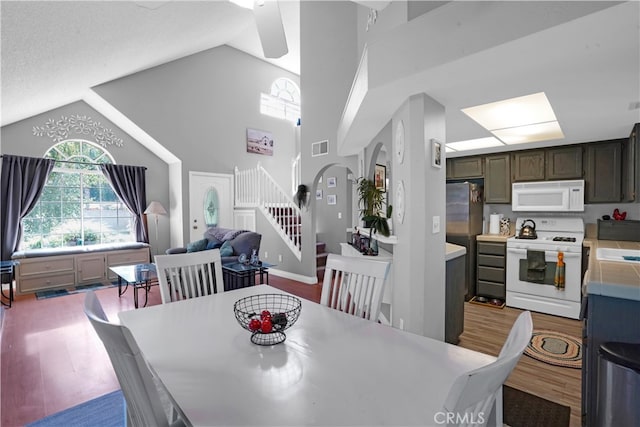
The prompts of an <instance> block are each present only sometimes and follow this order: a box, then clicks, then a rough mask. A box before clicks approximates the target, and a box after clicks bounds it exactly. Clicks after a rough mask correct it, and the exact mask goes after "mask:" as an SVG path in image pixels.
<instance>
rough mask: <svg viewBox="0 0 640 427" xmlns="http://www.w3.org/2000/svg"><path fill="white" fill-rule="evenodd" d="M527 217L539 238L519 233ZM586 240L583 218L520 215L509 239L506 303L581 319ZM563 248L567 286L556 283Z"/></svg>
mask: <svg viewBox="0 0 640 427" xmlns="http://www.w3.org/2000/svg"><path fill="white" fill-rule="evenodd" d="M524 221H529V222H527V225H531V221H533V222H534V223H535V232H536V238H535V239H532V238H526V239H525V238H519V237H518V233H519V230H520V228H521V227H522V223H523V222H524ZM583 240H584V222H583V221H582V218H574V217H553V218H544V217H522V218H518V219H517V220H516V236H515V237H511V238H509V239H508V240H507V283H506V290H507V301H506V305H507V306H509V307H517V308H522V309H526V310H533V311H538V312H541V313H547V314H553V315H556V316H562V317H569V318H571V319H578V318H579V317H580V302H581V297H582V278H581V271H582V242H583ZM560 252H562V254H563V258H564V263H565V271H564V279H565V284H564V288H563V287H557V286H556V285H555V284H554V276H555V271H556V265H557V262H558V254H559V253H560ZM534 263H535V264H534Z"/></svg>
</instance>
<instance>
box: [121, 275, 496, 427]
mask: <svg viewBox="0 0 640 427" xmlns="http://www.w3.org/2000/svg"><path fill="white" fill-rule="evenodd" d="M263 293H285V292H282V291H280V290H278V289H276V288H273V287H270V286H267V285H258V286H253V287H248V288H242V289H237V290H234V291H229V292H224V293H220V294H215V295H210V296H204V297H199V298H193V299H188V300H183V301H179V302H173V303H169V304H162V305H157V306H152V307H146V308H143V309H138V310H132V311H125V312H120V313H119V314H118V316H119V318H120V321H121V324H123V325H124V326H126V327H127V328H129V329H130V331H131V333H132V334H133V336H134V338H135V340H136V342H137V343H138V345H139V347H140V349H141V351H142V353H143V354H144V356H145V358H146V359H147V361H148V363H149V365H150V367H151V369H152V371H153V372H154V374H155V375H156V376H157V377H158V379H159V380H160V382H161V384H162V386H163V387H164V388H165V389H166V391H167V393H168V394H169V397H170V399H171V400H172V401H173V403H174V404H175V405H176V407H177V408H178V410H179V412H181V415H182V416H183V417H184V418H185V421H186V422H187V423H188V424H190V425H194V426H306V425H314V426H377V425H385V426H409V425H414V426H415V425H420V426H431V425H433V426H437V425H443V421H444V417H445V414H444V413H443V412H442V411H443V409H442V406H443V402H444V400H445V398H446V396H447V393H448V391H449V388H450V386H451V384H452V383H453V381H454V380H455V378H456V377H457V376H458V375H459V374H461V373H463V372H465V371H468V370H472V369H475V368H479V367H481V366H484V365H487V364H489V363H491V362H493V361H494V360H495V357H493V356H490V355H486V354H482V353H479V352H476V351H472V350H468V349H465V348H462V347H457V346H454V345H451V344H447V343H445V342H442V341H438V340H434V339H431V338H426V337H424V336H420V335H417V334H412V333H408V332H405V331H401V330H399V329H395V328H392V327H389V326H384V325H381V324H378V323H374V322H371V321H367V320H364V319H360V318H357V317H355V316H352V315H348V314H344V313H342V312H339V311H337V310H334V309H331V308H328V307H325V306H322V305H320V304H317V303H315V302H312V301H308V300H304V299H302V309H301V312H300V317H299V319H298V321H297V322H296V323H295V324H293V326H291V328H289V329H287V331H286V335H287V338H286V340H285V341H284V342H283V343H281V344H277V345H274V346H259V345H256V344H253V343H252V342H251V341H250V335H251V333H250V332H249V331H247V330H245V329H243V328H241V327H240V325H239V324H238V323H237V321H236V318H235V316H234V312H233V305H234V303H235V302H236V301H237V300H239V299H240V298H243V297H246V296H249V295H255V294H263ZM501 403H502V402H501V396H500V401H499V402H497V405H498V407H499V408H501V406H502V405H501ZM500 418H501V417H500Z"/></svg>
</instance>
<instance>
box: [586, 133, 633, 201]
mask: <svg viewBox="0 0 640 427" xmlns="http://www.w3.org/2000/svg"><path fill="white" fill-rule="evenodd" d="M623 142H624V140H622V139H618V140H612V141H606V142H592V143H589V144H586V146H585V150H586V151H585V152H586V161H587V167H586V176H585V196H584V199H585V200H584V201H585V203H610V202H619V201H621V200H622V185H621V182H622V143H623Z"/></svg>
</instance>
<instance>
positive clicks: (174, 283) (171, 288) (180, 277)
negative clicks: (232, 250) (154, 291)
mask: <svg viewBox="0 0 640 427" xmlns="http://www.w3.org/2000/svg"><path fill="white" fill-rule="evenodd" d="M154 259H155V263H156V272H157V274H158V284H159V285H160V296H161V298H162V303H163V304H166V303H169V302H172V301H179V300H183V299H188V298H195V297H201V296H203V295H211V294H215V293H218V292H224V282H223V279H222V260H221V257H220V250H219V249H207V250H204V251H199V252H187V253H183V254H172V255H156V256H155V258H154Z"/></svg>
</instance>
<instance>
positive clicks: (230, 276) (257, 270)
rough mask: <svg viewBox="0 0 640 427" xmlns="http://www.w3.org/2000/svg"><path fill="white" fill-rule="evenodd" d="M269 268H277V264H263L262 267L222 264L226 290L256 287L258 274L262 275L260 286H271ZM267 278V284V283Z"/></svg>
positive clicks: (236, 263)
mask: <svg viewBox="0 0 640 427" xmlns="http://www.w3.org/2000/svg"><path fill="white" fill-rule="evenodd" d="M269 267H275V264H269V263H268V262H261V263H260V265H251V264H244V263H241V262H233V263H228V264H222V277H223V279H224V290H225V291H229V290H232V289H239V288H246V287H247V286H255V284H256V274H260V284H267V285H268V284H269ZM265 276H266V279H267V280H266V282H265V280H264V279H265Z"/></svg>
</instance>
